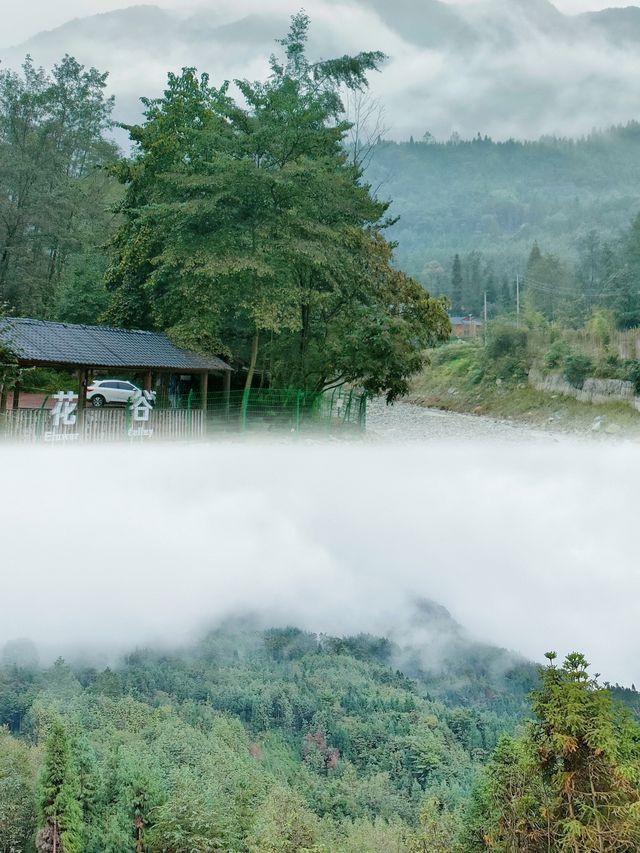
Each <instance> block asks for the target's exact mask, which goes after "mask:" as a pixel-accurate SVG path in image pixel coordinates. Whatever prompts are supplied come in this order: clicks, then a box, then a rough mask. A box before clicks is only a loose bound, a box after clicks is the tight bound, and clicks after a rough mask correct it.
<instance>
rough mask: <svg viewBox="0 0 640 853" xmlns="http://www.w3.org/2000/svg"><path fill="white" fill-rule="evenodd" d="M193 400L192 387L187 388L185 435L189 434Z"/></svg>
mask: <svg viewBox="0 0 640 853" xmlns="http://www.w3.org/2000/svg"><path fill="white" fill-rule="evenodd" d="M192 400H193V388H190V389H189V394H188V395H187V435H191V401H192Z"/></svg>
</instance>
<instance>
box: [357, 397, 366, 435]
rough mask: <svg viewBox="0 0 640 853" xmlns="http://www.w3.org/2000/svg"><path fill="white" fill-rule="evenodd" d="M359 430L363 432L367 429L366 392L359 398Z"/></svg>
mask: <svg viewBox="0 0 640 853" xmlns="http://www.w3.org/2000/svg"><path fill="white" fill-rule="evenodd" d="M359 421H360V429H361V430H362V431H363V432H364V431H365V430H366V428H367V392H366V391H363V392H362V396H361V397H360V415H359Z"/></svg>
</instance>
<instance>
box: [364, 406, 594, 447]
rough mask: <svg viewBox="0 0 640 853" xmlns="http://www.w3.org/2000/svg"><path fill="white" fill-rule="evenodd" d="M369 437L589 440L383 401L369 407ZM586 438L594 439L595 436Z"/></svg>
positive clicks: (400, 439)
mask: <svg viewBox="0 0 640 853" xmlns="http://www.w3.org/2000/svg"><path fill="white" fill-rule="evenodd" d="M367 435H368V437H369V438H372V439H374V440H378V441H394V442H408V441H434V440H438V441H442V440H452V441H453V440H455V441H459V440H464V439H473V440H474V441H498V442H505V441H511V442H522V441H546V442H555V441H561V440H565V441H566V440H568V439H569V438H574V439H575V438H576V436H577V435H581V436H582V437H583V438H584V437H585V433H584V432H582V433H573V432H568V431H564V430H563V431H562V432H560V431H555V430H553V429H552V428H550V429H548V430H542V429H535V428H533V427H530V426H527V425H526V424H522V423H518V422H515V421H506V420H497V419H495V418H490V417H486V416H482V415H463V414H458V413H457V412H445V411H441V410H439V409H429V408H425V407H423V406H418V405H415V404H413V403H409V402H404V401H403V402H398V403H394V405H393V406H387V405H386V403H385V401H384V400H383V399H375V400H370V401H369V403H368V406H367ZM586 435H589V436H590V435H591V433H587V434H586ZM594 437H595V435H594Z"/></svg>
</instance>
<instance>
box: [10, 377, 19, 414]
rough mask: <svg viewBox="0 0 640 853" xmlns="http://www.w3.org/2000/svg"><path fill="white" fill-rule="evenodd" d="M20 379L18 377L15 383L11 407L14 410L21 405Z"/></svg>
mask: <svg viewBox="0 0 640 853" xmlns="http://www.w3.org/2000/svg"><path fill="white" fill-rule="evenodd" d="M20 384H21V383H20V380H19V379H16V381H15V383H14V385H13V400H12V401H11V408H12V409H13V411H14V412H15V411H17V409H18V406H19V405H20Z"/></svg>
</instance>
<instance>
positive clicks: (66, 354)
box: [0, 318, 232, 372]
mask: <svg viewBox="0 0 640 853" xmlns="http://www.w3.org/2000/svg"><path fill="white" fill-rule="evenodd" d="M0 341H2V343H3V344H4V345H5V347H6V348H7V349H9V350H10V351H11V352H12V353H13V354H14V356H15V357H16V358H17V359H18V360H19V361H21V362H27V363H36V364H51V365H56V364H60V365H64V364H69V365H71V364H73V365H75V366H78V367H85V366H86V367H135V368H157V369H162V368H164V369H175V370H183V371H185V372H188V371H189V370H231V369H232V368H231V367H229V365H228V364H226V363H225V362H224V361H222V359H219V358H216V356H208V355H199V354H198V353H195V352H190V351H189V350H184V349H180V348H179V347H176V346H174V345H173V344H172V343H171V341H170V340H169V339H168V338H167V337H166V336H165V335H161V334H158V333H157V332H141V331H135V330H132V329H111V328H109V327H107V326H76V325H72V324H70V323H49V322H48V321H45V320H29V319H23V318H10V319H9V320H6V321H4V322H3V323H2V325H0Z"/></svg>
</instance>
